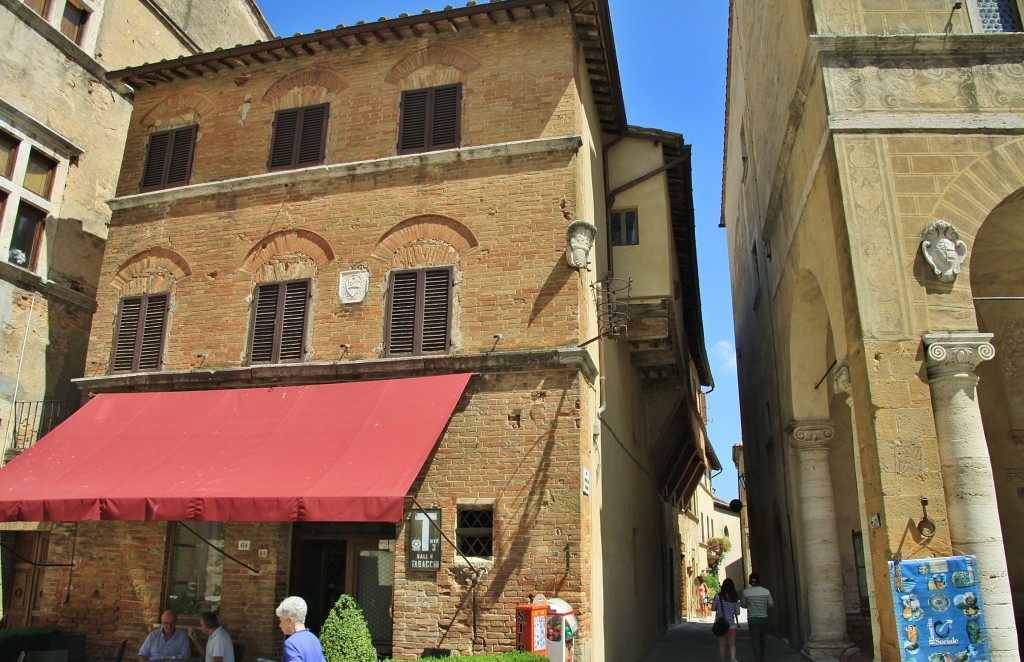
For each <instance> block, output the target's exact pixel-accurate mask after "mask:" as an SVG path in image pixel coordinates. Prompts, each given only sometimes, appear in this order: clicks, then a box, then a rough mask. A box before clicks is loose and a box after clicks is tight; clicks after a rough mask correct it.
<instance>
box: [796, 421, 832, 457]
mask: <svg viewBox="0 0 1024 662" xmlns="http://www.w3.org/2000/svg"><path fill="white" fill-rule="evenodd" d="M787 431H788V432H789V434H790V436H791V437H793V446H794V448H796V449H797V450H801V451H808V450H819V449H823V450H828V449H829V443H830V442H831V441H832V437H834V436H835V434H836V430H835V427H834V426H833V425H832V421H830V420H827V419H826V420H808V421H793V422H791V423H790V424H789V427H788V428H787Z"/></svg>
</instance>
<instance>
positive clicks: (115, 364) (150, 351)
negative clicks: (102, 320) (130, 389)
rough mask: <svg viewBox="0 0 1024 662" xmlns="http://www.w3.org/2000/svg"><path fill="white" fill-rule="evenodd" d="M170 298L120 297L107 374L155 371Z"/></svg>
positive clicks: (158, 296)
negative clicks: (111, 357) (109, 366)
mask: <svg viewBox="0 0 1024 662" xmlns="http://www.w3.org/2000/svg"><path fill="white" fill-rule="evenodd" d="M169 300H170V296H169V295H168V294H166V293H164V294H149V295H145V296H138V297H123V298H122V299H121V303H120V306H119V309H118V313H117V323H116V325H115V326H116V329H117V330H116V332H115V335H114V348H113V359H112V360H111V372H141V371H145V370H159V369H160V367H161V365H162V364H163V350H164V334H165V331H166V328H167V303H168V301H169Z"/></svg>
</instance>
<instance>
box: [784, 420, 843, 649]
mask: <svg viewBox="0 0 1024 662" xmlns="http://www.w3.org/2000/svg"><path fill="white" fill-rule="evenodd" d="M789 430H790V434H791V435H792V444H793V448H794V449H796V457H797V462H798V470H799V481H800V492H799V495H800V521H801V526H800V530H801V540H800V542H801V545H802V550H801V555H800V556H801V557H802V558H803V559H804V565H805V572H804V576H805V577H807V578H808V579H809V580H811V581H812V582H816V581H818V580H820V578H822V577H834V578H839V577H842V576H843V571H842V563H841V561H840V556H839V535H838V533H837V531H836V506H835V497H834V496H833V493H832V472H831V469H830V468H829V463H828V454H829V450H830V445H831V442H832V438H833V436H835V429H834V428H833V427H832V423H831V421H794V422H793V423H791V424H790V427H789ZM810 596H811V600H812V604H810V605H808V617H809V620H810V634H809V635H808V637H807V642H806V645H805V646H804V651H803V652H804V654H805V655H806V656H808V657H810V658H811V659H812V660H833V659H837V658H838V657H839V655H840V654H841V653H842V652H843V650H844V649H845V648H847V647H848V645H849V644H848V642H847V640H846V610H845V609H844V607H843V596H842V591H839V590H829V591H820V590H814V589H812V590H811V592H810Z"/></svg>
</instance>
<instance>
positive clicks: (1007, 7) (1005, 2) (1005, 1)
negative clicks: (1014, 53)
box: [977, 0, 1021, 32]
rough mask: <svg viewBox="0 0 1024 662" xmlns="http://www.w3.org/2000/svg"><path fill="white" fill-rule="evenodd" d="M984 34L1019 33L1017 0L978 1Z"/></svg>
mask: <svg viewBox="0 0 1024 662" xmlns="http://www.w3.org/2000/svg"><path fill="white" fill-rule="evenodd" d="M977 2H978V14H979V15H980V16H981V30H982V32H1018V31H1019V30H1020V27H1021V25H1020V16H1019V15H1018V13H1017V0H977Z"/></svg>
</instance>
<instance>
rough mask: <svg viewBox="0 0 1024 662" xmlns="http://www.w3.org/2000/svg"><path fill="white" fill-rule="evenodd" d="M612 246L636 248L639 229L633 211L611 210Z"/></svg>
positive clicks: (638, 240) (638, 241)
mask: <svg viewBox="0 0 1024 662" xmlns="http://www.w3.org/2000/svg"><path fill="white" fill-rule="evenodd" d="M611 230H612V246H636V245H637V244H639V243H640V228H639V224H638V221H637V216H636V210H635V209H617V210H612V227H611Z"/></svg>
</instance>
